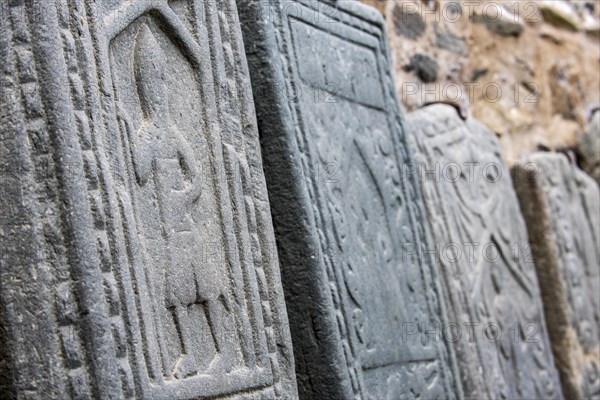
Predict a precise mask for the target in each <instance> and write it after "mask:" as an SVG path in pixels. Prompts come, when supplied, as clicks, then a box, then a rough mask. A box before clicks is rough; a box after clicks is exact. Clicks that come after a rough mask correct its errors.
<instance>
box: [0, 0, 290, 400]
mask: <svg viewBox="0 0 600 400" xmlns="http://www.w3.org/2000/svg"><path fill="white" fill-rule="evenodd" d="M1 7H2V10H1V11H2V15H8V16H10V18H9V19H8V20H6V21H4V19H3V22H2V23H3V24H8V25H6V26H4V25H3V32H8V33H9V35H8V36H7V38H6V40H7V41H5V39H4V35H3V39H2V40H3V42H2V43H1V44H0V49H1V50H2V52H3V54H4V53H6V54H7V56H8V57H7V60H9V63H8V64H7V65H8V66H7V70H6V73H5V75H3V76H7V77H10V79H9V82H10V85H8V86H7V87H8V88H9V92H7V93H9V94H10V96H21V97H22V99H23V101H22V102H18V103H20V104H22V105H23V106H22V107H20V106H11V107H12V108H11V109H10V110H11V111H10V119H11V121H14V122H11V124H8V125H6V127H5V128H4V130H3V131H2V134H3V138H4V137H13V136H15V134H16V135H18V137H19V142H18V144H19V146H18V147H15V148H19V150H18V151H14V152H11V153H10V154H8V155H7V159H8V160H11V162H13V163H16V165H17V166H19V170H18V172H19V173H20V175H21V176H22V178H21V179H26V180H27V182H26V185H25V186H23V184H24V183H25V181H22V182H21V183H20V184H19V185H18V186H16V187H17V188H19V189H22V188H23V187H26V188H27V189H26V190H25V191H23V190H21V191H20V192H19V196H16V195H11V196H7V198H8V199H9V200H10V202H9V203H10V204H11V210H10V212H11V213H10V215H9V221H12V222H11V223H10V224H8V223H6V222H5V220H4V218H3V220H2V232H13V233H14V232H16V231H17V230H23V231H26V232H28V235H29V236H28V240H29V241H30V242H31V243H33V244H34V246H35V247H36V249H37V250H36V251H35V253H32V252H31V251H27V252H26V251H24V249H25V248H24V247H22V245H20V244H18V242H19V241H21V240H22V239H21V237H12V236H11V237H9V236H5V234H4V233H3V236H2V243H3V246H4V244H5V243H9V245H8V247H7V248H8V249H11V252H10V254H11V255H10V257H8V258H4V257H3V258H2V271H3V274H4V275H3V276H2V282H3V284H4V283H5V282H6V283H7V285H8V286H3V287H2V290H1V291H0V295H1V296H2V300H3V304H11V305H15V306H17V305H18V307H21V308H22V309H14V311H12V310H13V309H12V308H9V309H7V311H6V312H5V310H4V308H3V309H2V312H1V313H0V318H1V321H2V325H3V326H6V327H7V330H6V343H9V345H10V346H11V352H12V354H13V359H11V360H9V359H8V358H7V360H8V361H7V363H5V364H2V366H1V368H2V373H1V374H0V376H2V377H4V378H6V377H11V376H14V377H16V376H19V380H18V381H15V380H11V379H5V380H3V381H2V382H1V385H2V387H3V388H4V387H7V388H8V389H7V392H9V393H14V394H15V395H16V397H19V398H20V397H28V398H42V397H50V398H59V397H60V398H64V397H69V396H70V397H72V398H89V397H98V398H142V397H143V398H169V399H172V398H204V397H211V398H219V397H227V398H239V397H244V398H290V397H292V398H293V397H295V396H296V389H295V382H294V377H293V357H292V356H291V344H290V340H289V333H288V327H287V322H286V321H287V316H286V313H285V307H284V305H283V294H282V289H281V284H280V282H279V270H278V260H277V254H276V252H275V251H274V248H273V243H274V238H273V232H272V226H271V218H270V214H269V203H268V200H267V199H268V196H267V194H266V187H265V182H264V178H263V176H262V174H263V173H262V165H261V161H260V154H259V153H258V152H257V151H256V149H257V148H258V134H257V129H256V122H255V120H254V118H255V117H254V109H253V103H252V99H251V98H250V97H249V94H248V93H247V92H246V90H245V89H244V87H245V86H247V81H248V79H249V78H248V73H247V70H246V69H245V64H246V60H245V55H244V53H243V49H242V47H241V33H240V32H239V28H238V26H237V25H236V23H235V21H237V16H236V7H235V4H234V3H233V2H231V1H227V2H222V3H219V4H217V3H216V2H214V1H208V2H201V1H195V0H171V1H167V0H143V1H135V2H133V1H125V0H114V1H103V2H93V1H74V2H67V1H66V0H57V1H56V2H42V3H39V4H37V3H21V2H15V3H14V4H12V3H11V5H10V6H8V5H4V4H2V6H1ZM5 11H6V13H5ZM33 48H35V49H36V52H35V55H34V52H33V51H32V49H33ZM224 54H226V55H227V56H226V57H224V56H223V55H224ZM3 59H4V57H3ZM232 65H234V66H235V68H231V66H232ZM223 81H226V82H228V85H229V87H228V89H229V90H227V91H223V90H221V88H220V87H219V86H218V85H219V84H220V82H223ZM19 85H21V86H22V87H19ZM3 87H4V85H3ZM15 98H17V97H15ZM8 99H9V97H6V96H4V94H3V97H2V101H3V103H2V104H3V109H4V104H5V102H6V101H7V100H8ZM217 99H218V102H217ZM11 103H13V101H12V100H11ZM225 104H226V106H225ZM7 110H8V109H7ZM233 120H235V121H236V122H237V123H232V121H233ZM24 135H26V136H27V138H25V137H24ZM3 143H4V139H3ZM9 172H10V173H11V174H12V173H13V172H15V171H9ZM9 175H10V174H9ZM13 175H14V174H12V175H10V176H11V179H13V178H14V176H13ZM3 176H4V175H3ZM2 182H5V179H4V178H3V180H2ZM6 188H7V186H6V185H4V184H3V185H2V194H3V196H2V198H5V196H4V194H5V190H6ZM24 207H25V208H24ZM27 210H29V211H27ZM25 215H27V218H29V221H28V220H26V219H23V218H22V217H23V216H25ZM11 227H14V228H11ZM34 227H35V228H34ZM11 235H12V234H11ZM5 240H6V241H5ZM19 249H23V251H21V250H19ZM27 254H35V255H36V259H35V261H33V260H31V261H27V260H26V258H27V257H29V256H27ZM5 265H10V266H11V267H9V268H5ZM16 266H20V267H19V268H16ZM18 270H20V271H21V272H20V273H23V271H28V273H31V274H33V275H34V276H38V277H41V278H42V280H41V281H39V283H38V282H36V283H28V284H27V285H25V286H27V287H25V286H23V285H21V284H20V283H9V282H15V277H16V276H17V275H15V274H17V273H18ZM17 282H18V281H17ZM20 285H21V286H23V287H21V286H20ZM38 286H39V287H40V289H36V288H37V287H38ZM41 288H44V289H41ZM11 307H12V306H11ZM29 308H30V309H31V310H29V311H28V309H29ZM32 310H36V311H34V312H32ZM40 310H41V311H40ZM20 314H21V315H25V314H26V315H31V318H30V319H31V320H28V321H26V322H27V323H26V325H27V326H29V328H25V326H26V325H21V323H20V322H19V321H20V320H22V318H21V317H19V315H20ZM32 324H33V326H44V327H45V330H44V332H45V333H44V334H43V335H40V334H38V333H36V332H31V326H32ZM3 338H4V335H3ZM20 341H24V342H28V341H29V342H31V343H32V344H33V345H34V346H35V348H37V349H40V350H41V353H40V356H39V357H37V356H36V357H37V358H35V357H30V356H29V355H28V354H27V353H28V351H27V350H26V349H25V348H24V347H22V346H21V345H19V344H18V343H20ZM3 360H4V358H3ZM25 360H31V363H32V364H31V365H30V366H28V365H27V361H25ZM33 365H35V368H33ZM30 367H31V368H30ZM13 370H14V371H20V372H19V374H20V375H19V374H17V375H13V374H8V373H5V371H13ZM34 370H36V371H38V372H35V373H33V371H34ZM29 371H31V372H29ZM21 372H22V374H21ZM242 393H243V394H242Z"/></svg>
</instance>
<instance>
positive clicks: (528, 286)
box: [408, 104, 562, 399]
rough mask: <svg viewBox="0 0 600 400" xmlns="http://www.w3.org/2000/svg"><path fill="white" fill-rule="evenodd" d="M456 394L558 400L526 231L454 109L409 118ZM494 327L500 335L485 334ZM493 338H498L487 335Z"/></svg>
mask: <svg viewBox="0 0 600 400" xmlns="http://www.w3.org/2000/svg"><path fill="white" fill-rule="evenodd" d="M408 123H409V125H408V126H409V129H411V134H412V135H411V139H412V141H413V146H414V147H415V149H416V151H417V153H418V156H417V157H416V161H417V167H418V168H416V169H415V171H416V174H417V175H418V176H419V178H420V179H421V181H422V182H423V185H424V197H425V203H426V205H427V215H428V222H429V224H430V227H431V230H432V232H433V236H434V238H435V247H434V248H431V249H428V250H429V251H433V252H435V253H436V255H437V256H436V260H437V264H438V268H439V269H440V273H441V275H442V276H443V283H444V285H443V286H444V298H445V302H446V304H447V305H448V314H449V318H450V321H451V322H453V323H455V324H458V325H459V326H460V327H461V328H462V329H463V330H464V329H465V328H466V327H467V326H466V323H478V324H479V325H478V326H479V328H473V329H481V331H479V330H475V331H474V334H472V336H471V339H470V340H467V338H465V337H464V332H463V337H462V338H459V339H458V340H456V341H455V342H454V346H455V350H456V354H457V359H458V365H459V369H460V371H461V381H462V385H463V390H464V393H465V396H466V397H467V398H474V399H483V398H489V399H501V398H504V399H558V398H562V394H561V388H560V382H559V379H558V374H557V372H556V369H555V367H554V362H553V356H552V350H551V347H550V342H549V340H548V334H547V330H546V324H545V320H544V313H543V308H542V302H541V296H540V292H539V288H538V280H537V278H536V274H535V266H534V265H533V263H532V260H531V256H530V254H529V253H528V246H527V245H528V239H527V231H526V228H525V223H524V221H523V218H522V216H521V214H520V212H519V203H518V201H517V198H516V196H515V192H514V190H513V188H512V185H511V179H510V176H509V174H508V169H507V168H506V166H505V165H504V162H503V161H502V158H501V155H500V146H499V143H498V140H497V139H496V137H495V135H494V134H493V133H492V132H491V131H490V130H489V129H487V128H486V127H485V126H483V125H482V124H481V123H479V122H477V121H476V120H473V119H469V120H467V121H466V122H465V121H463V120H462V119H461V118H460V117H459V116H458V114H457V112H456V110H455V109H454V108H453V107H450V106H448V105H442V104H436V105H431V106H427V107H424V108H422V109H421V110H418V111H415V112H413V113H411V114H409V115H408ZM492 326H495V327H496V328H497V329H499V330H500V332H501V333H502V334H501V335H500V337H498V336H497V333H494V331H490V329H491V327H492ZM495 332H497V331H495Z"/></svg>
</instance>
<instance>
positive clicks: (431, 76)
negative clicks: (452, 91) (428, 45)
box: [407, 54, 438, 83]
mask: <svg viewBox="0 0 600 400" xmlns="http://www.w3.org/2000/svg"><path fill="white" fill-rule="evenodd" d="M407 69H408V70H410V71H415V73H416V74H417V76H418V77H419V78H420V79H421V80H422V81H423V82H425V83H431V82H435V81H436V80H437V72H438V64H437V62H436V61H435V60H434V59H433V58H431V57H429V56H428V55H427V54H415V55H414V56H412V57H411V58H410V64H408V66H407Z"/></svg>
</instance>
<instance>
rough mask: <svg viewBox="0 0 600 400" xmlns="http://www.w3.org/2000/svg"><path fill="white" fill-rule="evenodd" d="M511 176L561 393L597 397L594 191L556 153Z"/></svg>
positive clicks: (599, 296) (597, 204) (598, 227)
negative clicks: (529, 249)
mask: <svg viewBox="0 0 600 400" xmlns="http://www.w3.org/2000/svg"><path fill="white" fill-rule="evenodd" d="M511 173H512V175H513V182H514V184H515V188H516V190H517V194H518V195H519V200H520V203H521V210H522V211H523V215H524V217H525V220H526V221H527V227H528V231H529V238H530V242H531V245H532V248H534V249H535V251H534V253H533V254H534V257H535V262H536V265H537V273H538V278H539V281H540V286H541V291H542V295H543V298H544V309H545V312H546V320H547V322H548V329H549V332H550V338H551V340H552V347H553V350H554V358H555V360H556V366H557V368H558V371H559V373H560V378H561V383H562V386H563V392H564V393H565V396H566V397H567V398H570V399H575V398H579V399H598V398H600V377H599V375H600V372H599V366H600V346H599V340H600V339H599V335H600V193H599V189H598V185H597V184H596V182H594V180H593V179H592V178H590V177H589V176H588V175H587V174H585V173H584V172H583V171H581V170H580V169H579V168H578V167H576V166H575V165H573V164H571V163H569V161H568V160H567V158H566V157H565V156H564V155H561V154H550V153H536V154H532V155H530V156H529V157H528V158H527V159H526V160H524V161H523V162H520V163H518V164H516V165H515V166H514V167H513V168H512V170H511Z"/></svg>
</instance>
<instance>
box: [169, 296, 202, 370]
mask: <svg viewBox="0 0 600 400" xmlns="http://www.w3.org/2000/svg"><path fill="white" fill-rule="evenodd" d="M173 311H174V317H175V322H176V325H177V331H178V333H179V338H180V341H181V347H182V349H183V352H182V354H181V356H180V357H179V359H178V360H177V362H176V363H175V366H174V374H175V376H176V377H177V378H178V379H183V378H185V377H188V376H190V375H194V374H196V373H198V363H197V362H196V357H195V356H194V352H195V348H194V344H193V342H192V336H191V334H192V331H191V330H192V329H191V321H190V317H189V315H188V309H187V307H185V306H183V305H178V306H175V307H174V308H173Z"/></svg>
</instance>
